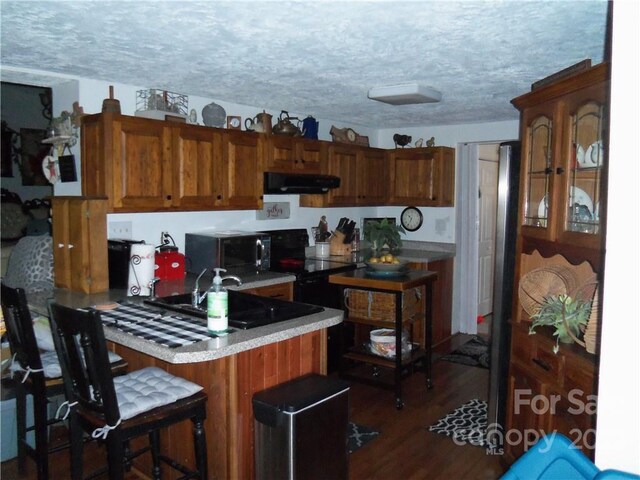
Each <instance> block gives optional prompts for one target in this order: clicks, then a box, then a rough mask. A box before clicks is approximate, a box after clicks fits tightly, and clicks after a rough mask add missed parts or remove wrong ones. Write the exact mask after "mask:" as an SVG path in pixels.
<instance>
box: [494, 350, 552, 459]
mask: <svg viewBox="0 0 640 480" xmlns="http://www.w3.org/2000/svg"><path fill="white" fill-rule="evenodd" d="M545 398H547V397H546V396H545V392H544V390H543V385H542V384H541V383H539V382H538V381H537V380H536V378H535V377H534V376H532V375H530V374H529V372H528V371H527V370H526V369H523V368H520V367H519V365H517V364H514V363H513V362H512V363H511V366H510V369H509V395H508V400H507V416H506V425H505V426H504V434H505V436H504V449H505V452H506V454H507V456H508V457H509V458H510V459H511V460H513V459H515V458H519V457H520V456H521V455H522V454H524V453H525V452H526V451H527V450H528V449H529V448H530V447H531V446H533V445H534V444H535V443H536V440H537V439H538V438H539V435H540V429H541V428H545V427H546V426H547V425H548V423H549V419H548V416H549V414H550V412H549V410H548V409H547V408H545V407H546V405H545V404H544V401H545V400H544V399H545ZM496 429H497V426H496V425H489V426H487V430H488V433H489V434H490V433H491V432H495V431H496Z"/></svg>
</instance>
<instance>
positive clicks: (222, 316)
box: [207, 268, 229, 334]
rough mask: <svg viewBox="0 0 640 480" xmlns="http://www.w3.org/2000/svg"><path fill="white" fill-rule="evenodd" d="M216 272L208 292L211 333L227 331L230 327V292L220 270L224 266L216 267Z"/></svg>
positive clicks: (208, 320) (208, 326) (208, 314)
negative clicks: (223, 283)
mask: <svg viewBox="0 0 640 480" xmlns="http://www.w3.org/2000/svg"><path fill="white" fill-rule="evenodd" d="M214 270H215V272H216V274H215V277H213V283H212V284H211V288H210V289H209V292H207V329H208V330H209V332H210V333H216V334H220V333H226V332H227V329H228V328H229V294H228V293H227V290H226V289H225V288H224V287H223V286H222V277H221V276H220V272H226V270H225V269H224V268H214Z"/></svg>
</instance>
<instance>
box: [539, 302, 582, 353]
mask: <svg viewBox="0 0 640 480" xmlns="http://www.w3.org/2000/svg"><path fill="white" fill-rule="evenodd" d="M590 315H591V302H590V301H583V300H579V299H574V298H572V297H570V296H568V295H565V294H563V295H552V296H549V297H545V299H544V301H543V302H542V305H541V306H540V309H539V310H538V312H536V313H535V314H533V315H532V316H531V319H532V320H533V322H532V323H531V326H530V327H529V335H533V334H535V333H536V332H535V328H536V327H539V326H541V325H548V326H551V327H553V328H555V332H554V333H553V335H554V336H555V337H556V345H555V347H554V348H553V353H558V350H559V349H560V342H562V343H573V342H574V341H577V342H578V343H581V344H582V342H580V340H579V339H578V336H579V335H581V332H582V331H583V329H584V327H586V325H587V323H588V321H589V316H590Z"/></svg>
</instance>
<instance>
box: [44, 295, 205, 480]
mask: <svg viewBox="0 0 640 480" xmlns="http://www.w3.org/2000/svg"><path fill="white" fill-rule="evenodd" d="M49 319H50V321H51V329H52V331H53V339H54V343H55V346H56V351H57V352H58V357H59V358H60V364H61V367H62V377H63V379H64V386H65V395H66V397H67V400H68V401H69V403H70V404H71V405H73V406H74V407H73V409H74V411H75V412H76V413H77V415H76V416H75V417H74V418H75V419H76V420H77V421H78V423H79V424H80V425H81V427H82V430H84V431H86V432H89V433H91V435H92V437H94V438H99V439H102V440H104V442H105V443H106V447H107V461H108V472H109V478H110V479H112V480H113V479H121V478H123V476H124V471H125V469H126V468H127V466H128V465H130V464H131V463H130V462H131V460H132V459H133V458H135V457H137V456H138V455H140V454H142V453H144V452H147V451H151V458H152V460H153V471H152V472H151V473H152V477H153V478H154V479H160V478H161V467H160V466H161V462H164V463H166V464H168V465H170V466H171V467H173V468H175V469H176V470H178V471H179V472H181V473H182V474H183V475H184V476H182V477H180V478H181V479H187V478H200V479H203V480H204V479H205V478H207V452H206V439H205V432H204V426H203V423H204V420H205V418H206V409H205V406H206V401H207V395H206V394H205V393H204V392H203V391H202V387H201V386H200V385H196V384H195V383H192V382H189V381H187V380H185V379H183V378H180V377H176V376H174V375H171V374H169V373H167V372H165V371H164V370H162V369H160V368H157V367H148V368H143V369H141V370H136V371H134V372H131V373H128V374H126V375H122V376H119V377H115V378H114V377H113V376H112V374H111V370H110V369H109V363H108V357H107V344H106V341H105V337H104V330H103V327H102V321H101V318H100V312H99V311H98V310H95V309H86V310H76V309H72V308H69V307H65V306H63V305H60V304H56V303H53V302H51V303H50V304H49ZM83 356H84V361H81V358H82V357H83ZM186 419H190V420H191V421H192V422H193V441H194V450H195V463H196V469H197V471H195V472H194V471H190V470H188V469H187V468H186V467H185V466H183V465H180V464H179V463H177V462H176V461H174V460H172V459H170V458H167V457H165V456H164V455H161V454H160V434H159V432H160V430H161V429H163V428H166V427H169V426H171V425H173V424H175V423H178V422H181V421H183V420H186ZM78 430H79V429H72V438H71V456H72V478H73V479H74V480H75V479H80V478H82V469H83V465H82V441H81V439H80V434H79V431H78ZM142 435H148V436H149V446H146V447H144V448H142V449H140V450H138V451H136V452H129V451H128V449H127V448H126V445H127V443H128V442H129V441H130V440H131V439H133V438H136V437H139V436H142Z"/></svg>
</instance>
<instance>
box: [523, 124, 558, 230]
mask: <svg viewBox="0 0 640 480" xmlns="http://www.w3.org/2000/svg"><path fill="white" fill-rule="evenodd" d="M552 123H553V122H552V120H551V119H550V118H549V117H547V116H545V115H541V116H538V117H536V118H534V119H533V121H532V122H531V123H530V124H529V128H528V131H527V137H528V138H527V139H526V143H527V144H528V145H527V147H528V148H527V151H526V155H527V156H526V157H525V158H526V163H525V165H526V166H525V168H526V172H525V190H524V191H525V195H526V197H525V203H524V219H523V225H526V226H530V227H542V228H546V227H547V222H548V220H549V210H550V208H551V198H550V195H549V190H550V174H551V172H552V170H551V162H552V161H553V159H552V157H553V155H552V130H553V129H552Z"/></svg>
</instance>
